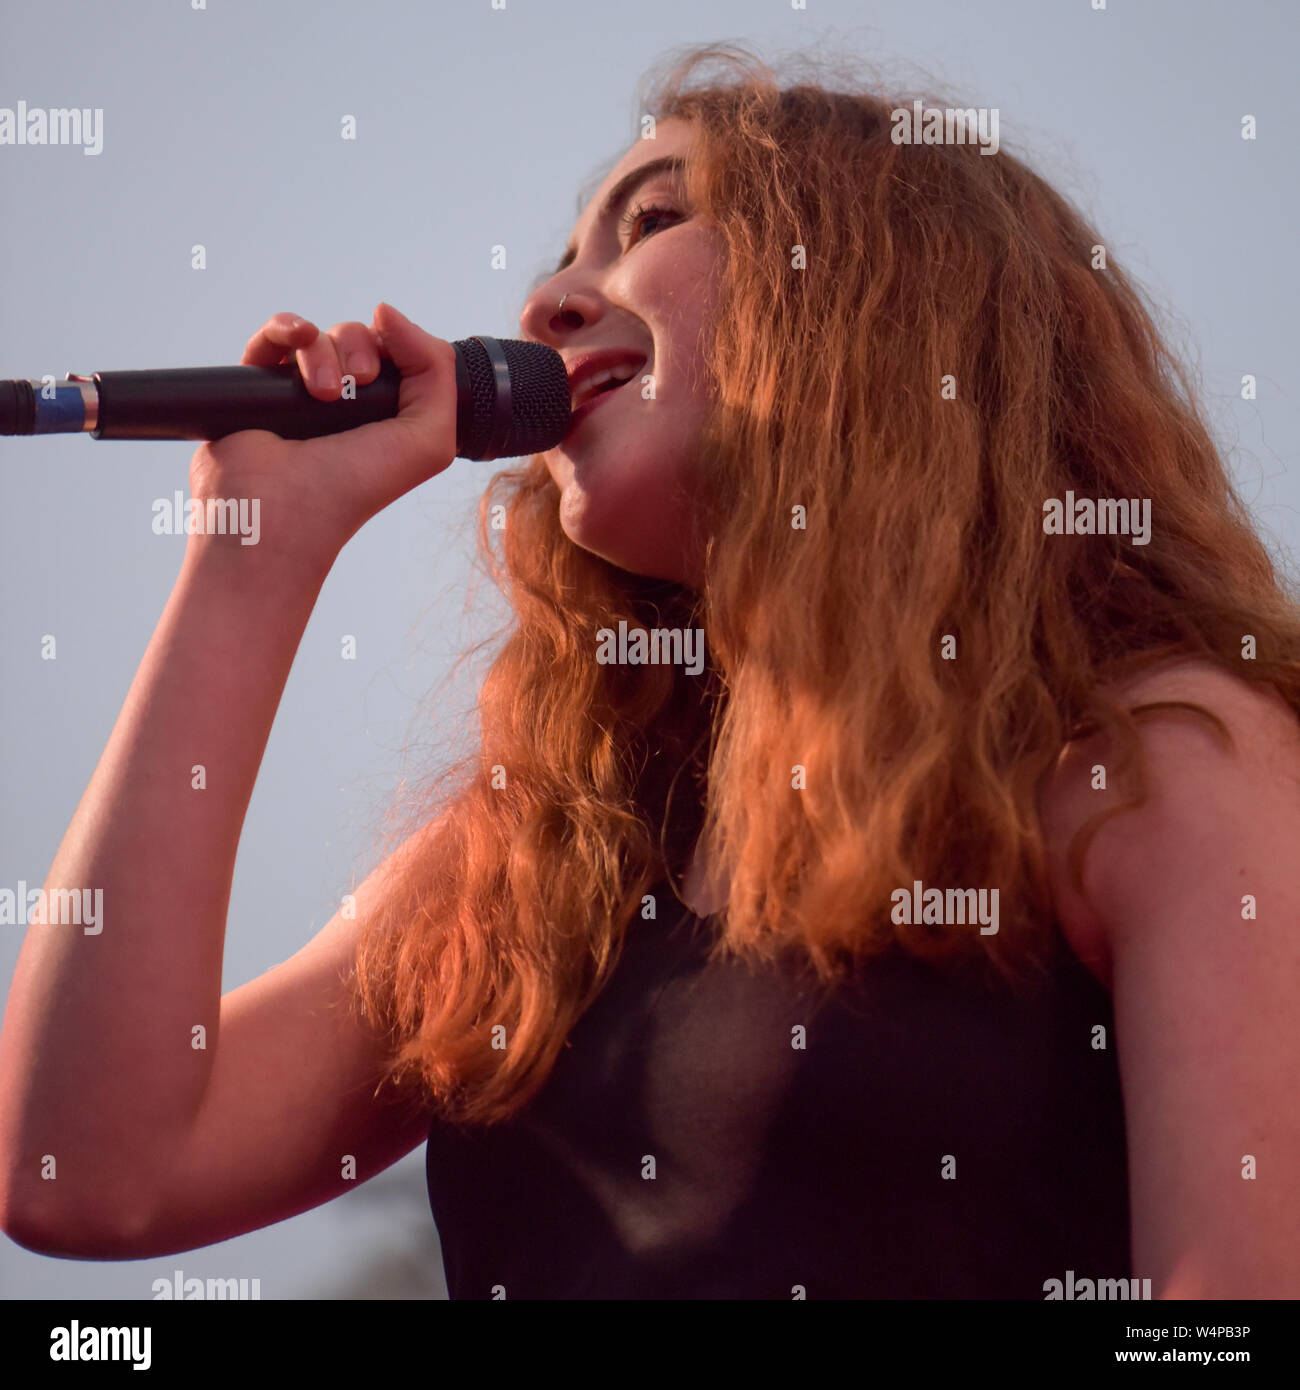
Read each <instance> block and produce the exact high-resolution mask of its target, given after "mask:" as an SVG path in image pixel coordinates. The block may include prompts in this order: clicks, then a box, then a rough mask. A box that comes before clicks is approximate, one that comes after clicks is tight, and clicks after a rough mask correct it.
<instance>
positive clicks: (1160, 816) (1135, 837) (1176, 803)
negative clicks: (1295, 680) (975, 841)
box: [1039, 660, 1300, 987]
mask: <svg viewBox="0 0 1300 1390" xmlns="http://www.w3.org/2000/svg"><path fill="white" fill-rule="evenodd" d="M1111 693H1112V694H1113V695H1114V696H1116V698H1118V699H1119V700H1121V701H1122V703H1124V704H1125V705H1126V706H1127V707H1128V708H1129V709H1135V708H1138V707H1151V708H1148V709H1147V710H1146V712H1145V713H1142V714H1140V715H1139V718H1138V731H1139V737H1140V740H1141V744H1142V751H1143V756H1144V760H1145V765H1146V766H1145V771H1146V785H1147V796H1146V799H1145V801H1144V802H1143V803H1142V805H1141V806H1139V807H1135V808H1133V809H1131V810H1127V811H1123V812H1120V813H1119V814H1117V815H1114V816H1112V817H1111V818H1110V819H1109V820H1106V821H1104V822H1103V824H1102V828H1101V829H1100V830H1099V831H1098V833H1097V835H1096V837H1095V838H1094V839H1093V841H1092V842H1091V844H1090V846H1089V847H1088V849H1087V852H1086V854H1085V857H1084V860H1083V864H1082V891H1079V890H1078V889H1077V888H1076V886H1075V884H1074V882H1073V880H1072V875H1071V873H1070V865H1069V850H1070V846H1071V844H1072V843H1073V842H1074V839H1075V837H1076V835H1078V834H1079V832H1080V831H1081V830H1084V829H1085V828H1086V827H1087V826H1088V823H1089V822H1090V821H1091V820H1093V819H1094V818H1097V819H1099V820H1101V819H1102V817H1103V815H1104V813H1106V812H1107V811H1109V810H1110V809H1111V808H1113V807H1114V806H1116V805H1118V804H1120V801H1121V799H1122V798H1123V796H1124V788H1123V786H1122V785H1120V784H1119V783H1118V781H1117V779H1116V776H1115V771H1116V763H1117V758H1118V753H1119V750H1118V749H1117V748H1115V747H1113V746H1112V743H1111V740H1110V739H1109V737H1108V736H1107V735H1106V734H1105V733H1097V734H1093V735H1091V736H1089V737H1087V738H1084V739H1081V740H1079V741H1077V742H1074V743H1071V744H1069V745H1068V746H1067V747H1066V748H1065V749H1064V750H1063V751H1062V753H1061V756H1060V758H1059V760H1058V762H1057V765H1056V767H1055V769H1054V770H1053V773H1052V775H1051V777H1050V778H1049V779H1048V780H1047V782H1046V784H1045V786H1044V788H1043V790H1042V794H1041V796H1040V801H1039V812H1040V817H1041V823H1042V827H1043V834H1044V838H1045V841H1046V846H1047V852H1048V859H1049V865H1050V873H1051V883H1052V893H1053V898H1054V901H1055V904H1056V908H1057V914H1058V920H1059V921H1060V925H1061V929H1062V932H1063V934H1064V935H1065V937H1066V940H1067V941H1068V942H1069V943H1070V945H1071V947H1072V948H1073V950H1074V951H1075V953H1076V954H1077V955H1078V956H1079V958H1080V959H1081V960H1083V961H1084V963H1085V964H1087V965H1088V966H1089V968H1090V969H1092V970H1093V972H1094V973H1095V974H1096V975H1097V977H1098V978H1099V979H1101V980H1102V981H1103V983H1105V984H1106V985H1107V987H1109V985H1110V982H1111V967H1112V957H1113V947H1114V944H1115V942H1114V934H1115V931H1116V929H1117V927H1118V925H1119V923H1120V921H1121V919H1122V918H1123V917H1124V916H1125V914H1124V913H1123V912H1121V911H1120V910H1119V908H1120V905H1121V904H1124V903H1129V904H1131V903H1132V902H1133V901H1134V899H1135V897H1140V896H1141V894H1142V892H1143V891H1149V890H1150V888H1151V886H1152V884H1153V883H1154V884H1156V885H1157V886H1158V883H1159V881H1160V880H1161V879H1165V880H1167V878H1168V876H1169V875H1171V874H1185V873H1187V872H1188V871H1189V869H1190V868H1191V867H1192V866H1194V865H1195V864H1196V863H1197V862H1198V856H1207V855H1208V856H1210V857H1211V859H1214V860H1216V861H1220V862H1221V861H1222V859H1223V857H1224V855H1225V854H1230V853H1231V852H1232V849H1233V846H1234V845H1237V844H1239V843H1240V842H1241V840H1242V837H1243V836H1250V835H1252V834H1256V833H1259V832H1261V831H1263V830H1264V829H1265V827H1266V826H1279V825H1285V824H1288V823H1289V822H1290V821H1291V820H1292V819H1293V818H1294V817H1295V815H1296V814H1297V807H1300V721H1297V719H1296V716H1295V715H1294V713H1293V712H1292V711H1291V709H1290V708H1289V706H1288V705H1287V704H1286V702H1285V701H1284V700H1283V699H1282V698H1281V697H1280V696H1279V695H1277V694H1276V692H1274V691H1273V690H1272V689H1270V688H1269V687H1266V686H1261V685H1257V684H1255V683H1253V682H1251V681H1247V680H1244V679H1242V678H1240V677H1237V676H1234V675H1232V674H1230V673H1229V672H1227V671H1225V670H1223V669H1222V668H1221V667H1219V666H1216V665H1214V664H1213V663H1211V662H1208V661H1202V660H1183V661H1178V662H1171V663H1168V664H1163V665H1161V666H1158V667H1153V668H1151V669H1150V670H1147V671H1144V672H1141V673H1140V674H1138V675H1137V676H1135V677H1133V678H1131V679H1129V680H1127V681H1125V682H1123V683H1122V684H1119V685H1116V686H1114V687H1113V688H1112V690H1111ZM1186 706H1195V707H1198V708H1199V709H1202V710H1205V711H1207V712H1208V713H1209V714H1211V715H1213V716H1215V718H1217V720H1218V721H1220V723H1221V725H1222V729H1223V731H1226V733H1227V739H1225V738H1224V737H1223V734H1222V733H1221V732H1220V730H1219V729H1217V728H1216V727H1215V725H1214V724H1213V723H1212V722H1211V721H1210V720H1207V719H1205V718H1204V717H1203V716H1198V715H1196V714H1195V713H1194V712H1193V711H1191V710H1189V709H1187V708H1185V707H1186Z"/></svg>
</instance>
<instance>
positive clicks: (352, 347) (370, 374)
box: [329, 323, 380, 386]
mask: <svg viewBox="0 0 1300 1390" xmlns="http://www.w3.org/2000/svg"><path fill="white" fill-rule="evenodd" d="M329 337H330V339H331V340H332V342H333V343H334V350H335V352H336V353H337V354H338V359H339V368H340V370H341V371H343V372H345V373H347V374H349V375H351V376H352V377H353V378H354V379H355V380H356V382H357V384H358V385H359V386H364V385H366V384H367V383H368V382H371V381H373V380H374V379H375V378H376V377H377V376H378V375H379V363H380V357H379V343H378V341H377V335H376V333H375V331H374V329H372V328H370V327H369V326H368V325H367V324H364V323H336V324H335V325H334V327H333V328H331V329H330V331H329Z"/></svg>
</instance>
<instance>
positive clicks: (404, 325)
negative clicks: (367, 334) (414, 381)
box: [372, 303, 440, 376]
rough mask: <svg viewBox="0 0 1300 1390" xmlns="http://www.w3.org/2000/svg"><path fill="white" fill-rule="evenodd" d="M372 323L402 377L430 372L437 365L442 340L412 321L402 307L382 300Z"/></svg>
mask: <svg viewBox="0 0 1300 1390" xmlns="http://www.w3.org/2000/svg"><path fill="white" fill-rule="evenodd" d="M372 323H373V326H374V330H375V332H376V333H377V334H378V335H379V339H380V342H381V343H382V345H383V347H384V350H385V351H386V352H387V353H388V355H389V357H391V358H392V360H393V363H394V365H395V366H396V367H397V369H398V370H399V371H400V372H401V373H402V375H403V376H415V375H418V374H419V373H420V372H427V371H428V370H429V369H430V368H431V367H433V366H435V365H436V364H437V361H438V360H439V353H438V349H439V346H440V339H438V338H435V337H434V336H433V335H432V334H431V333H426V332H425V331H424V329H422V328H420V327H418V326H417V325H416V324H414V323H412V322H411V320H410V319H408V318H407V317H406V315H405V314H404V313H402V312H401V310H399V309H394V308H393V306H392V305H391V304H385V303H380V304H378V305H377V306H376V308H375V312H374V315H373V318H372Z"/></svg>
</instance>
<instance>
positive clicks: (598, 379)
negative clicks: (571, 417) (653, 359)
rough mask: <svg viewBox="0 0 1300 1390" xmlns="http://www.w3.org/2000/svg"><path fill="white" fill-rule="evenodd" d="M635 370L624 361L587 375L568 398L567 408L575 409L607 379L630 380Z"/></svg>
mask: <svg viewBox="0 0 1300 1390" xmlns="http://www.w3.org/2000/svg"><path fill="white" fill-rule="evenodd" d="M635 370H636V369H635V368H634V367H633V366H632V365H631V364H630V363H627V362H624V363H622V364H620V365H619V366H617V367H606V368H604V370H602V371H599V372H596V373H595V374H594V375H592V376H589V377H587V378H586V380H585V381H584V382H583V383H582V385H581V386H580V387H579V388H578V389H577V391H575V392H574V393H573V395H572V397H571V398H570V401H569V409H570V410H577V408H578V407H579V406H580V405H581V404H582V403H583V401H585V400H586V399H587V398H588V397H589V396H592V395H594V394H595V393H596V392H597V391H599V390H600V388H601V387H602V386H603V385H604V384H605V383H606V382H607V381H618V382H625V381H630V380H631V379H632V375H633V373H634V372H635Z"/></svg>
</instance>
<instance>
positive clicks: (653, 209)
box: [618, 203, 682, 241]
mask: <svg viewBox="0 0 1300 1390" xmlns="http://www.w3.org/2000/svg"><path fill="white" fill-rule="evenodd" d="M643 217H676V218H677V219H678V220H680V219H681V217H682V214H681V213H680V212H678V211H677V209H676V208H670V207H664V206H663V205H662V204H659V203H638V204H637V205H636V206H635V207H631V208H628V210H627V211H626V212H625V213H624V214H623V216H622V217H620V218H619V219H618V230H619V235H620V236H624V237H630V236H631V235H632V233H633V232H634V231H635V230H636V225H637V223H638V222H639V221H640V220H641V219H642V218H643ZM649 235H650V236H654V235H655V234H654V233H653V232H651V233H649ZM639 239H640V240H642V241H644V240H645V238H644V237H642V238H639Z"/></svg>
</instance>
